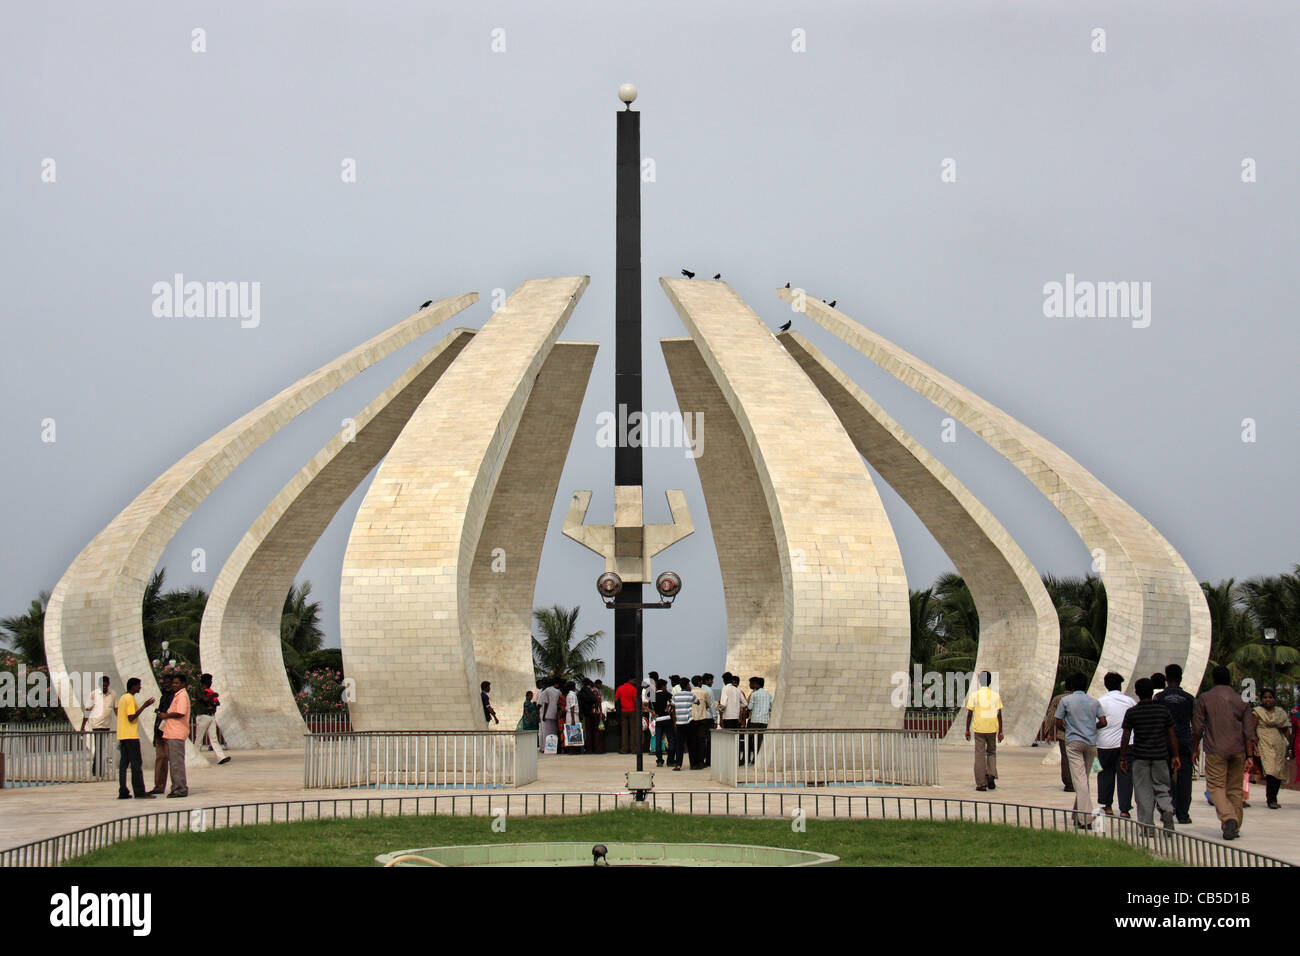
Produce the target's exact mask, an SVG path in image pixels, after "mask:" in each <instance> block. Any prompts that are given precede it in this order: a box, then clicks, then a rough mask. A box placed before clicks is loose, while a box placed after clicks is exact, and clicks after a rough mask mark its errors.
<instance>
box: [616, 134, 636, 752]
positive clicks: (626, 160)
mask: <svg viewBox="0 0 1300 956" xmlns="http://www.w3.org/2000/svg"><path fill="white" fill-rule="evenodd" d="M617 164H618V167H617V173H618V176H617V179H618V183H617V197H616V205H615V234H614V244H615V249H614V406H615V407H614V412H615V414H616V415H617V420H618V421H619V422H620V423H621V422H625V421H628V420H629V419H630V418H631V417H632V415H633V413H636V415H637V419H638V420H639V419H640V417H641V114H640V113H637V112H633V111H632V110H631V109H624V110H621V111H620V112H619V113H618V154H617ZM629 427H630V426H629ZM626 438H627V436H626V434H623V435H620V436H619V442H618V447H617V448H615V449H614V484H615V485H633V486H635V487H638V488H639V487H641V445H640V442H638V443H637V444H636V446H635V447H633V446H632V445H631V444H630V443H629V442H627V441H626ZM640 603H641V585H640V584H624V585H623V590H622V591H621V592H619V594H618V596H617V597H616V598H615V599H614V680H615V683H616V685H617V684H618V683H620V682H622V681H623V680H628V679H630V680H631V681H632V683H633V685H634V686H635V687H636V689H637V715H636V742H637V746H636V769H637V770H640V769H641V668H642V664H641V609H640V608H639V607H621V606H620V605H629V604H630V605H637V604H640Z"/></svg>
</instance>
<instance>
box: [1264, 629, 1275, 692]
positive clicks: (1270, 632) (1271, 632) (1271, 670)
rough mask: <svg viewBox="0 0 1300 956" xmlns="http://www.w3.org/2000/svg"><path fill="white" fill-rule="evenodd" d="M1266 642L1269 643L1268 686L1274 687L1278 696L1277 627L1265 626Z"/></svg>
mask: <svg viewBox="0 0 1300 956" xmlns="http://www.w3.org/2000/svg"><path fill="white" fill-rule="evenodd" d="M1264 643H1265V644H1267V645H1268V658H1269V660H1268V686H1269V687H1271V688H1273V696H1274V697H1276V696H1277V629H1276V628H1272V627H1266V628H1264Z"/></svg>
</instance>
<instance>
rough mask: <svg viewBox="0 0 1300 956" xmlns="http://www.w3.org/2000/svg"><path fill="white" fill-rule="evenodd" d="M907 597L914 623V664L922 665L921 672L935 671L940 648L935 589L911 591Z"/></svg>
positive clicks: (938, 614) (938, 615)
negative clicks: (937, 651) (935, 659)
mask: <svg viewBox="0 0 1300 956" xmlns="http://www.w3.org/2000/svg"><path fill="white" fill-rule="evenodd" d="M907 596H908V610H909V611H910V616H911V621H912V639H911V647H912V663H913V664H917V665H920V668H921V672H922V673H925V672H926V671H929V670H932V669H933V667H934V655H935V651H936V649H937V648H938V646H939V621H940V618H941V616H940V612H939V606H938V603H937V602H936V601H935V600H934V588H926V589H925V590H924V591H909V592H908V594H907Z"/></svg>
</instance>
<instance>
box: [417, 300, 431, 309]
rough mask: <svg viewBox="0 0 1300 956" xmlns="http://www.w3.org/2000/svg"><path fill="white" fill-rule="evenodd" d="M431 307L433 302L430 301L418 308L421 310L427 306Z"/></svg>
mask: <svg viewBox="0 0 1300 956" xmlns="http://www.w3.org/2000/svg"><path fill="white" fill-rule="evenodd" d="M431 305H433V300H432V299H430V300H429V301H428V302H426V303H424V305H422V306H420V308H421V309H427V308H428V307H429V306H431Z"/></svg>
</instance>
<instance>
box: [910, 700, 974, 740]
mask: <svg viewBox="0 0 1300 956" xmlns="http://www.w3.org/2000/svg"><path fill="white" fill-rule="evenodd" d="M959 713H961V710H960V709H959V708H957V707H908V708H907V709H906V710H904V711H903V729H904V730H911V731H916V732H919V733H926V734H932V735H934V736H936V737H942V736H943V735H944V734H946V733H948V730H949V729H950V728H951V727H952V722H953V721H954V720H956V719H957V715H958V714H959Z"/></svg>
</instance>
